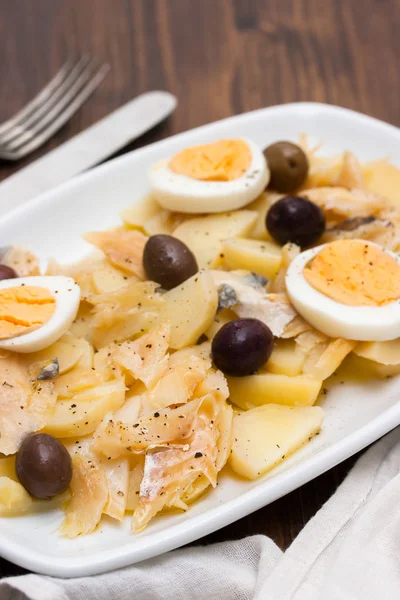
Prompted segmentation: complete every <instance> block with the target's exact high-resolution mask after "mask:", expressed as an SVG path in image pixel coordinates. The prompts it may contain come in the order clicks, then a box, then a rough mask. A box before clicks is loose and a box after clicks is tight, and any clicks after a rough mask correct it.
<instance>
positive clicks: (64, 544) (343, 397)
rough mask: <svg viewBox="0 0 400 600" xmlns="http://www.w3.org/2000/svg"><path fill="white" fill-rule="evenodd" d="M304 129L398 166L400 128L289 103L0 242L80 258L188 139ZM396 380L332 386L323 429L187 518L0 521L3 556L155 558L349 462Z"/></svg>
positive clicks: (124, 173) (59, 198)
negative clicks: (91, 236)
mask: <svg viewBox="0 0 400 600" xmlns="http://www.w3.org/2000/svg"><path fill="white" fill-rule="evenodd" d="M302 132H307V133H308V134H309V135H310V137H311V139H312V140H313V141H324V142H325V145H324V148H323V152H324V153H326V154H330V153H336V152H340V151H343V150H352V151H354V152H355V153H356V155H357V156H358V157H359V158H360V159H362V160H367V159H373V158H379V157H383V156H391V158H392V159H393V161H394V162H395V163H397V164H398V165H399V166H400V130H399V129H397V128H395V127H392V126H390V125H387V124H385V123H382V122H380V121H377V120H375V119H372V118H370V117H367V116H364V115H360V114H358V113H355V112H352V111H349V110H345V109H342V108H335V107H332V106H327V105H323V104H309V103H305V104H303V103H300V104H287V105H283V106H278V107H272V108H266V109H262V110H257V111H254V112H251V113H248V114H245V115H240V116H237V117H232V118H229V119H225V120H223V121H219V122H218V123H213V124H210V125H206V126H204V127H200V128H198V129H194V130H193V131H189V132H187V133H183V134H180V135H177V136H174V137H172V138H170V139H168V140H165V141H162V142H158V143H156V144H153V145H151V146H147V147H146V148H143V149H140V150H136V151H134V152H132V153H130V154H126V155H124V156H122V157H120V158H117V159H115V160H113V161H110V162H108V163H106V164H104V165H102V166H100V167H98V168H96V169H94V170H92V171H90V172H88V173H86V174H84V175H82V176H80V177H78V178H76V179H74V180H72V181H70V182H68V183H66V184H63V185H62V186H60V187H58V188H57V189H55V190H53V191H51V192H48V193H46V194H44V195H42V196H40V197H38V198H36V199H35V200H33V201H31V202H30V203H29V204H27V205H25V206H22V207H19V208H18V209H16V210H15V211H13V212H12V213H10V214H8V215H7V216H5V217H3V218H2V220H1V223H0V239H1V246H5V245H7V244H22V245H24V246H25V247H27V248H29V249H31V250H32V251H34V252H38V253H40V254H41V255H43V256H54V257H55V258H57V259H58V260H60V261H61V262H70V261H73V260H75V259H79V258H81V257H82V256H83V255H85V254H86V253H87V251H88V248H89V246H88V245H87V244H86V243H85V242H84V241H83V240H82V239H81V238H80V234H82V233H84V232H85V231H90V230H95V229H102V228H108V227H110V226H113V225H116V224H118V223H119V222H120V221H119V212H120V210H121V209H123V208H126V207H127V206H129V205H131V204H132V203H134V202H136V201H138V200H139V199H140V198H142V197H143V195H144V194H145V193H146V192H148V183H147V178H146V171H147V169H148V168H149V167H150V165H152V164H153V163H154V162H156V161H158V160H160V159H161V158H163V157H165V156H169V155H171V154H174V153H176V152H177V151H178V150H180V149H181V148H184V147H185V146H188V145H194V144H199V143H204V142H207V141H211V140H216V139H218V138H223V137H236V136H245V137H249V138H251V139H253V140H254V141H255V142H257V143H259V144H260V145H261V146H262V147H265V146H267V145H268V144H269V143H271V142H273V141H277V140H279V139H288V140H293V141H296V140H298V137H299V134H300V133H302ZM399 397H400V379H398V378H394V379H390V380H385V381H376V382H372V383H371V382H369V383H368V384H365V385H362V384H345V385H341V384H340V382H337V384H336V385H333V386H332V389H331V390H330V391H329V393H328V395H327V396H326V397H325V398H324V399H323V400H322V402H321V405H322V406H323V408H324V410H325V413H326V418H325V422H324V426H323V431H322V433H321V435H319V436H317V437H316V438H314V439H313V440H312V442H311V443H310V444H308V445H307V446H306V447H305V448H304V449H303V450H301V451H300V452H297V453H296V454H295V455H294V456H293V457H291V458H290V459H289V460H287V461H286V462H285V463H284V464H283V465H281V467H279V468H278V469H275V470H274V471H273V472H272V473H271V474H269V475H268V476H265V477H264V478H262V479H260V480H258V481H255V482H247V481H241V480H239V479H233V478H230V477H229V476H228V475H224V476H222V477H221V480H220V484H219V486H218V487H217V489H216V490H214V491H212V492H211V493H210V494H208V495H207V496H206V497H205V498H204V499H202V500H200V501H199V502H197V503H196V504H195V505H194V506H192V507H191V508H190V510H189V511H188V512H187V513H185V514H174V515H170V516H163V517H160V518H157V519H155V520H154V522H152V523H151V525H150V526H149V527H148V528H147V529H146V530H145V531H143V532H141V533H139V534H132V533H131V531H130V518H129V517H128V518H127V519H126V520H125V522H124V523H122V524H117V523H115V522H112V520H111V519H109V520H106V519H104V520H103V521H102V524H101V526H100V527H99V529H98V530H97V531H96V532H95V533H93V534H91V535H88V536H85V537H81V538H77V539H74V540H69V539H65V538H62V537H61V536H60V535H59V534H58V533H57V528H58V526H59V524H60V523H61V520H62V513H61V512H60V511H55V510H53V511H51V512H48V513H46V514H40V515H28V516H24V517H18V518H12V519H5V518H2V519H0V529H1V532H0V552H1V554H2V556H3V557H5V558H7V559H8V560H11V561H13V562H14V563H17V564H19V565H21V566H22V567H25V568H27V569H31V570H33V571H37V572H40V573H45V574H48V575H54V576H61V577H76V576H85V575H94V574H96V573H101V572H104V571H108V570H111V569H116V568H119V567H124V566H126V565H129V564H132V563H135V562H138V561H141V560H144V559H146V558H149V557H153V556H156V555H158V554H161V553H162V552H166V551H168V550H171V549H173V548H177V547H178V546H182V545H183V544H186V543H188V542H191V541H192V540H195V539H198V538H200V537H202V536H204V535H207V534H208V533H211V532H212V531H215V530H216V529H219V528H221V527H224V526H225V525H228V524H229V523H232V522H234V521H236V520H237V519H240V518H241V517H244V516H245V515H248V514H249V513H251V512H253V511H255V510H257V509H259V508H261V507H262V506H265V505H267V504H269V503H270V502H273V501H274V500H276V499H277V498H280V497H281V496H283V495H284V494H287V493H288V492H290V491H291V490H294V489H295V488H297V487H299V486H301V485H303V484H304V483H306V482H307V481H310V479H312V478H314V477H316V476H317V475H320V474H321V473H323V472H324V471H326V470H327V469H330V468H331V467H333V466H334V465H336V464H338V463H339V462H341V461H342V460H344V459H346V458H348V457H349V456H351V455H352V454H354V453H355V452H357V451H358V450H360V449H361V448H364V447H365V446H366V445H368V444H370V443H371V442H373V441H374V440H376V439H378V438H379V437H380V436H382V435H383V434H385V433H387V432H388V431H389V430H391V429H393V428H394V427H396V426H397V425H398V424H399V423H400V401H399V400H397V398H399Z"/></svg>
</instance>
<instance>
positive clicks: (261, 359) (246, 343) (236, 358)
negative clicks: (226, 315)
mask: <svg viewBox="0 0 400 600" xmlns="http://www.w3.org/2000/svg"><path fill="white" fill-rule="evenodd" d="M273 346H274V336H273V335H272V331H271V330H270V328H269V327H267V326H266V325H264V323H262V321H259V320H258V319H236V320H235V321H230V322H229V323H226V324H225V325H224V326H223V327H221V329H220V330H219V331H218V333H217V334H216V335H215V337H214V339H213V341H212V346H211V354H212V358H213V361H214V364H215V366H216V367H217V368H218V369H220V370H221V371H222V372H223V373H225V375H233V376H234V377H243V376H244V375H251V374H252V373H254V372H255V371H258V369H259V368H260V367H262V366H263V365H264V364H265V363H266V362H267V360H268V359H269V357H270V356H271V352H272V349H273Z"/></svg>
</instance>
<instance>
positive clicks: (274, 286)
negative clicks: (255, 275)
mask: <svg viewBox="0 0 400 600" xmlns="http://www.w3.org/2000/svg"><path fill="white" fill-rule="evenodd" d="M299 254H300V248H299V246H296V244H291V243H290V242H289V243H288V244H285V245H284V246H283V248H282V260H281V265H280V267H279V271H278V273H277V274H276V277H275V279H274V280H273V281H271V282H270V286H269V291H270V292H272V293H279V292H286V282H285V279H286V273H287V270H288V268H289V266H290V263H291V262H292V260H294V259H295V258H296V256H298V255H299Z"/></svg>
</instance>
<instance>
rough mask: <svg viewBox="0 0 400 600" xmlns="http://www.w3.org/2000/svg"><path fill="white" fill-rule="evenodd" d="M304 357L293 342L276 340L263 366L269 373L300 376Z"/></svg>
mask: <svg viewBox="0 0 400 600" xmlns="http://www.w3.org/2000/svg"><path fill="white" fill-rule="evenodd" d="M305 358H306V355H305V353H304V352H303V351H302V349H301V348H300V347H299V346H298V345H297V344H296V343H295V342H294V340H280V339H278V340H276V342H275V346H274V349H273V351H272V354H271V356H270V358H269V360H268V362H267V364H266V365H265V368H266V369H267V371H269V372H270V373H277V374H278V375H289V377H294V376H295V375H300V373H301V371H302V368H303V364H304V361H305Z"/></svg>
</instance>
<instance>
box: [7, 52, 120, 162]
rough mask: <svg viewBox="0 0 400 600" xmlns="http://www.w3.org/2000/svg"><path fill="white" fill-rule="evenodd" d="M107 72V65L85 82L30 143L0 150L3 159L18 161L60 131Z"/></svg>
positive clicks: (108, 68) (108, 67)
mask: <svg viewBox="0 0 400 600" xmlns="http://www.w3.org/2000/svg"><path fill="white" fill-rule="evenodd" d="M109 70H110V66H109V65H107V64H105V65H103V66H102V67H101V68H100V69H99V70H98V71H97V72H96V73H95V74H94V76H93V78H92V79H90V80H89V81H88V82H87V84H86V86H85V87H84V88H83V89H82V90H81V91H80V92H79V93H78V94H77V95H75V97H74V98H73V99H72V102H71V103H70V104H69V105H68V106H66V108H65V110H64V111H63V112H61V113H60V114H59V115H58V117H57V118H55V119H54V121H52V122H51V123H50V124H49V126H48V127H47V128H46V129H44V130H42V131H41V132H39V133H38V134H37V135H36V137H34V138H33V139H32V140H31V141H29V142H28V143H26V144H24V145H23V146H21V147H18V149H17V150H14V151H12V152H10V151H9V150H8V149H7V147H6V148H5V149H4V152H3V149H2V148H0V154H1V155H2V156H3V157H4V158H9V159H10V160H18V159H19V158H23V157H24V156H26V155H27V154H29V153H30V152H32V151H33V150H36V148H38V147H39V146H41V145H42V144H44V142H46V141H47V140H48V139H49V138H50V137H51V136H52V135H53V134H54V133H55V132H56V131H57V130H58V129H60V127H62V126H63V125H64V124H65V123H66V122H67V121H68V120H69V119H70V118H71V117H72V115H73V114H74V113H75V112H76V111H77V110H78V109H79V108H80V107H81V106H82V104H84V102H85V101H86V100H87V99H88V98H89V96H91V94H92V93H93V92H94V91H95V89H96V88H97V86H98V85H99V84H100V83H101V82H102V81H103V79H104V77H105V76H106V75H107V73H108V72H109Z"/></svg>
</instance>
